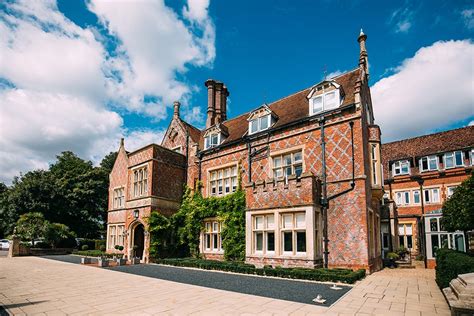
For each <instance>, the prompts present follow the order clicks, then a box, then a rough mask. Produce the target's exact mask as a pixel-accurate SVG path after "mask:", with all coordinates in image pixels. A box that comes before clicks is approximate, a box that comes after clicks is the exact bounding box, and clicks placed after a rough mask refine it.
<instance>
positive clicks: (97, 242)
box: [78, 239, 105, 250]
mask: <svg viewBox="0 0 474 316" xmlns="http://www.w3.org/2000/svg"><path fill="white" fill-rule="evenodd" d="M83 245H87V246H88V247H89V249H96V250H100V246H105V239H80V240H79V245H78V247H79V249H82V246H83Z"/></svg>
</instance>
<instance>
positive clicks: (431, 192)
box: [423, 187, 441, 204]
mask: <svg viewBox="0 0 474 316" xmlns="http://www.w3.org/2000/svg"><path fill="white" fill-rule="evenodd" d="M436 191H437V192H438V193H437V194H436V195H435V193H434V192H436ZM435 196H436V197H437V200H436V201H435V200H434V197H435ZM427 197H428V200H427V199H426V198H427ZM423 199H424V200H423V201H424V202H425V203H426V204H439V203H441V190H440V188H439V187H436V188H423Z"/></svg>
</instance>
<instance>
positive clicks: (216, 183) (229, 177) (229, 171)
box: [208, 164, 238, 196]
mask: <svg viewBox="0 0 474 316" xmlns="http://www.w3.org/2000/svg"><path fill="white" fill-rule="evenodd" d="M237 174H238V165H237V164H235V165H231V166H227V167H225V168H221V169H213V170H209V172H208V179H209V180H208V184H209V185H208V196H224V195H227V194H231V193H234V192H235V191H237V186H238V183H237V182H238V178H237ZM219 188H221V190H219ZM227 188H228V190H227ZM213 189H215V192H213Z"/></svg>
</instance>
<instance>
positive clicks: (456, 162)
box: [444, 151, 464, 169]
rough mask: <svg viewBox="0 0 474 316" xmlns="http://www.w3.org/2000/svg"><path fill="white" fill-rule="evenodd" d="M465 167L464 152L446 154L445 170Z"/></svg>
mask: <svg viewBox="0 0 474 316" xmlns="http://www.w3.org/2000/svg"><path fill="white" fill-rule="evenodd" d="M462 166H464V159H463V153H462V151H454V152H450V153H445V154H444V169H451V168H456V167H462Z"/></svg>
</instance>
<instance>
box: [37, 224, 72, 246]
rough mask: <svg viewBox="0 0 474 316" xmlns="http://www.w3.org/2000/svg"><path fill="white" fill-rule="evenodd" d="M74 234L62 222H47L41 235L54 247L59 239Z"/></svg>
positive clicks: (70, 236)
mask: <svg viewBox="0 0 474 316" xmlns="http://www.w3.org/2000/svg"><path fill="white" fill-rule="evenodd" d="M75 235H76V234H75V233H74V232H72V231H71V230H70V229H69V227H67V226H66V225H64V224H60V223H48V224H47V225H46V228H45V232H44V236H43V237H44V239H45V240H46V242H47V243H49V244H50V245H51V247H52V248H55V247H57V245H58V244H59V243H60V242H61V241H63V240H65V239H68V238H72V237H75Z"/></svg>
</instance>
